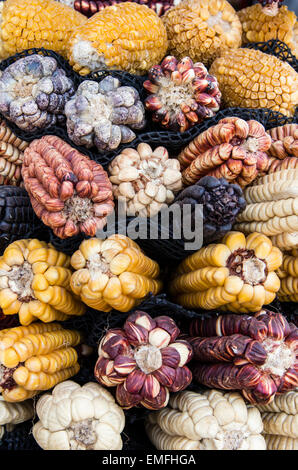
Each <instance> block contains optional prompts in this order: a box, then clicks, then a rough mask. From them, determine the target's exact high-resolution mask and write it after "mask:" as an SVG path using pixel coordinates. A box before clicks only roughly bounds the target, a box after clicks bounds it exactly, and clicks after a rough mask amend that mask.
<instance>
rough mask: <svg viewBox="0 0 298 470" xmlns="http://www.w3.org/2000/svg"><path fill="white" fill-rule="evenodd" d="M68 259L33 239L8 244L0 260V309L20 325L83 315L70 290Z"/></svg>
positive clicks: (82, 307)
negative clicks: (14, 316) (14, 317)
mask: <svg viewBox="0 0 298 470" xmlns="http://www.w3.org/2000/svg"><path fill="white" fill-rule="evenodd" d="M69 264H70V258H69V257H68V256H66V255H64V254H63V253H61V252H59V251H56V250H55V249H53V248H51V246H50V245H47V243H45V242H41V241H39V240H36V239H28V240H18V241H16V242H13V243H11V244H10V245H9V246H8V247H7V248H6V249H5V251H4V253H3V256H2V257H1V258H0V307H1V308H2V310H3V313H4V314H5V315H13V314H16V313H18V315H19V321H20V323H21V324H22V325H29V324H30V323H31V322H33V321H35V320H36V319H40V320H41V321H43V322H46V323H48V322H51V321H53V320H66V319H67V318H69V316H70V315H83V313H84V311H85V308H84V306H83V304H82V303H81V302H80V301H79V300H78V299H77V298H76V297H75V296H73V294H72V292H71V289H70V278H71V274H72V272H71V270H70V269H69Z"/></svg>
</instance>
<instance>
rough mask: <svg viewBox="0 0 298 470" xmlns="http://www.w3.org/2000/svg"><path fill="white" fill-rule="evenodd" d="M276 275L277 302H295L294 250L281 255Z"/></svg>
mask: <svg viewBox="0 0 298 470" xmlns="http://www.w3.org/2000/svg"><path fill="white" fill-rule="evenodd" d="M277 275H278V277H279V278H280V280H281V281H280V289H279V291H278V294H277V295H278V298H279V300H280V301H282V302H297V301H298V256H297V252H296V251H295V250H293V251H292V252H291V253H289V254H284V255H283V260H282V265H281V266H280V268H279V269H278V270H277ZM297 437H298V436H297Z"/></svg>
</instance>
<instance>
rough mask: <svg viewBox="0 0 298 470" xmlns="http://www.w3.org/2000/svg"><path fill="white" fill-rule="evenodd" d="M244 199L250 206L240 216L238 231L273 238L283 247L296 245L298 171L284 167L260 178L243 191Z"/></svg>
mask: <svg viewBox="0 0 298 470" xmlns="http://www.w3.org/2000/svg"><path fill="white" fill-rule="evenodd" d="M295 159H296V157H295ZM284 172H285V175H284ZM244 198H245V200H246V202H247V206H246V208H245V210H244V211H243V212H242V213H241V214H240V215H239V216H238V217H237V223H236V224H235V225H234V228H235V229H236V230H241V231H242V232H244V233H252V232H260V233H263V234H264V235H267V236H269V237H274V239H273V242H274V244H275V245H276V246H278V247H279V248H281V249H285V248H289V247H293V246H295V244H297V239H296V238H297V235H295V234H297V232H298V217H297V215H298V186H297V170H294V169H293V170H281V171H278V172H276V173H272V174H271V175H267V176H264V177H262V178H260V179H258V180H257V182H256V183H255V185H253V186H251V187H248V188H246V189H245V190H244Z"/></svg>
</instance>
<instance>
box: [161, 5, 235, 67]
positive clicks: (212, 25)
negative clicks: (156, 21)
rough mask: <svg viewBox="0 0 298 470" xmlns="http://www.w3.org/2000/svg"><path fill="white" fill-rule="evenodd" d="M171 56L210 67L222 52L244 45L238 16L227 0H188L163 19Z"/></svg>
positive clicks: (170, 11)
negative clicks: (185, 58)
mask: <svg viewBox="0 0 298 470" xmlns="http://www.w3.org/2000/svg"><path fill="white" fill-rule="evenodd" d="M162 19H163V22H164V24H165V27H166V30H167V35H168V41H169V49H168V50H169V53H170V54H172V55H174V56H176V57H178V58H179V59H182V58H183V57H185V56H189V57H190V58H191V59H192V60H193V61H195V62H203V64H205V65H206V66H209V65H210V64H211V63H212V61H213V60H214V59H215V58H216V57H219V56H220V55H221V54H222V52H224V51H230V50H231V49H233V48H237V47H239V46H240V45H241V34H242V28H241V23H240V21H239V18H238V16H237V13H236V12H235V10H234V8H233V7H232V6H231V5H230V4H229V3H228V2H227V1H226V0H189V1H187V2H181V3H179V4H178V5H176V6H174V7H172V8H171V9H170V10H169V11H168V12H167V13H166V14H165V15H164V16H163V18H162Z"/></svg>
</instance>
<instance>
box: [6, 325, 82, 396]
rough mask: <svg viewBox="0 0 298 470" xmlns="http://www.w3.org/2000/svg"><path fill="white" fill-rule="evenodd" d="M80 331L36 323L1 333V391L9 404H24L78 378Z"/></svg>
mask: <svg viewBox="0 0 298 470" xmlns="http://www.w3.org/2000/svg"><path fill="white" fill-rule="evenodd" d="M81 340H82V337H81V334H80V333H79V332H78V331H72V330H64V329H63V328H62V326H61V325H59V324H58V323H49V324H44V323H35V324H33V325H30V326H28V327H24V326H20V327H16V328H9V329H6V330H2V331H1V332H0V369H1V381H0V390H1V392H2V396H3V398H4V400H6V401H12V402H16V401H24V400H26V399H27V398H31V397H32V396H34V395H36V394H37V393H38V392H39V391H41V390H48V389H50V388H52V387H53V386H55V385H56V384H57V383H59V382H61V381H63V380H67V379H68V378H70V377H72V376H73V375H75V374H76V373H77V372H78V371H79V369H80V366H79V364H78V362H77V358H78V355H77V352H76V350H75V349H74V346H77V345H78V344H80V342H81Z"/></svg>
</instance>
